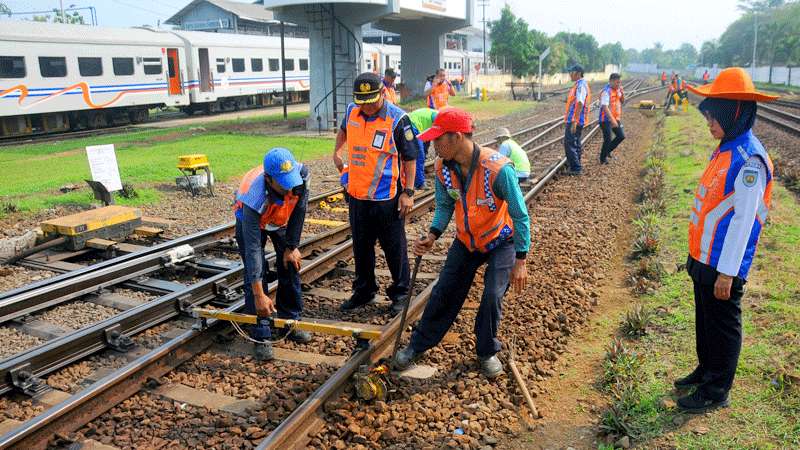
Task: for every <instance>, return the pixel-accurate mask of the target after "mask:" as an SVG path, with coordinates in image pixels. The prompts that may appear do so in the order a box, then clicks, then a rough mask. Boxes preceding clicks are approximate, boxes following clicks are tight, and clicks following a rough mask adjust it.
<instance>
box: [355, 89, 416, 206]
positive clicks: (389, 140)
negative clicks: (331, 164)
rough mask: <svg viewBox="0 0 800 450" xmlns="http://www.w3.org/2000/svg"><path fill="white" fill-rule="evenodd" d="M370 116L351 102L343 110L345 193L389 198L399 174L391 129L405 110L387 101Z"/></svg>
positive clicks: (371, 198)
mask: <svg viewBox="0 0 800 450" xmlns="http://www.w3.org/2000/svg"><path fill="white" fill-rule="evenodd" d="M383 105H384V106H383V109H382V110H381V111H380V112H379V113H378V115H377V116H374V117H370V118H367V117H364V116H363V115H362V114H361V108H359V107H358V106H357V105H355V104H353V103H351V104H350V106H348V110H347V159H348V160H347V168H348V176H347V193H348V194H349V195H350V196H352V197H354V198H357V199H359V200H391V199H393V198H394V197H395V196H396V195H397V184H398V180H401V181H402V182H403V183H404V182H405V179H404V178H405V177H401V168H400V158H399V154H398V152H397V147H395V142H394V129H395V127H397V124H398V123H399V122H400V119H402V118H403V117H404V116H405V115H406V113H405V111H403V110H402V109H400V108H399V107H398V106H395V105H394V104H392V103H390V102H384V104H383Z"/></svg>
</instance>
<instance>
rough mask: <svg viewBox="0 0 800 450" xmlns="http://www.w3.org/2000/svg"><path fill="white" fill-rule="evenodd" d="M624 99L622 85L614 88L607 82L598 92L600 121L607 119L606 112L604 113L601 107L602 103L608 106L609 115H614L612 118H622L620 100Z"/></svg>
mask: <svg viewBox="0 0 800 450" xmlns="http://www.w3.org/2000/svg"><path fill="white" fill-rule="evenodd" d="M624 101H625V93H624V92H623V90H622V86H620V87H619V88H618V89H614V88H612V87H611V85H610V84H607V85H606V87H604V88H603V91H602V92H601V93H600V122H608V121H609V117H608V114H606V112H605V110H604V109H603V105H605V106H607V107H608V111H609V112H610V113H611V116H613V117H614V120H616V121H617V122H619V120H620V119H621V118H622V102H624Z"/></svg>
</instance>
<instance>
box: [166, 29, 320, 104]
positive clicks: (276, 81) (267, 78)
mask: <svg viewBox="0 0 800 450" xmlns="http://www.w3.org/2000/svg"><path fill="white" fill-rule="evenodd" d="M173 33H174V34H175V35H176V36H178V37H180V38H181V39H182V40H183V42H184V46H185V49H186V53H187V54H188V55H189V58H188V59H187V68H188V73H189V74H191V76H190V77H189V78H190V79H189V80H187V82H186V87H187V88H188V92H189V97H190V104H189V105H186V106H184V107H183V109H184V111H186V112H188V113H190V114H191V113H193V112H195V111H200V110H202V111H205V112H209V113H211V112H216V111H220V110H229V109H240V108H245V107H249V106H264V105H269V104H272V103H275V102H276V101H279V100H280V99H281V92H282V91H283V86H282V79H281V76H282V75H281V61H280V59H281V42H280V38H279V37H270V36H251V35H241V34H223V33H204V32H199V31H173ZM284 42H285V44H284V48H285V57H286V60H285V62H284V64H285V65H286V90H287V92H288V93H289V99H290V101H300V100H307V99H308V91H309V79H310V77H309V61H308V40H307V39H297V38H286V39H285V41H284Z"/></svg>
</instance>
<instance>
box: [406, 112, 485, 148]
mask: <svg viewBox="0 0 800 450" xmlns="http://www.w3.org/2000/svg"><path fill="white" fill-rule="evenodd" d="M472 131H473V127H472V116H470V115H469V113H468V112H466V111H464V110H461V109H458V108H445V109H442V110H441V111H439V114H436V118H435V119H434V120H433V125H432V126H431V127H430V128H428V130H427V131H425V132H424V133H422V134H420V135H419V136H417V137H418V138H419V139H420V140H423V141H426V142H427V141H432V140H434V139H436V138H438V137H439V136H441V135H443V134H445V133H455V132H461V133H472Z"/></svg>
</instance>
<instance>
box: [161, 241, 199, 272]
mask: <svg viewBox="0 0 800 450" xmlns="http://www.w3.org/2000/svg"><path fill="white" fill-rule="evenodd" d="M194 256H195V254H194V247H192V246H191V245H189V244H184V245H180V246H178V247H175V248H173V249H172V250H170V251H168V252H167V253H166V254H164V256H162V257H161V262H162V264H163V265H164V267H171V266H174V265H176V264H179V263H182V262H184V261H188V260H190V259H192V258H194Z"/></svg>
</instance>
